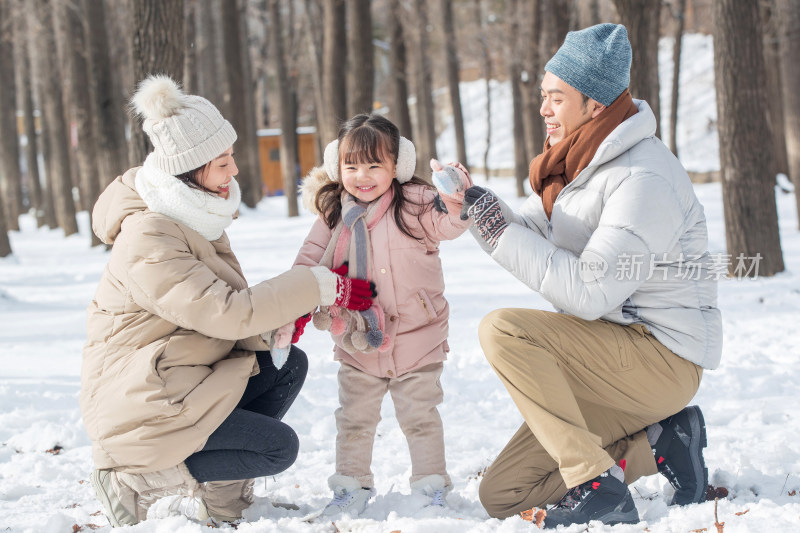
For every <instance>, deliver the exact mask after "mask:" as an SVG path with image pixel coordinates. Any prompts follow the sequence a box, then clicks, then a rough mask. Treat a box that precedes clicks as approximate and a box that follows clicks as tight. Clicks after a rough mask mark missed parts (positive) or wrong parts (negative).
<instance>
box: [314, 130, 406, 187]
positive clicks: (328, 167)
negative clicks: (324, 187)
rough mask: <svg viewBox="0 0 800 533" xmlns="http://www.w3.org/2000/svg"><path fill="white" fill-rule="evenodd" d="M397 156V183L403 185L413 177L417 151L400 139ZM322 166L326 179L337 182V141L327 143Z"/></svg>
mask: <svg viewBox="0 0 800 533" xmlns="http://www.w3.org/2000/svg"><path fill="white" fill-rule="evenodd" d="M398 151H399V153H398V154H397V168H396V171H397V181H399V182H400V183H405V182H407V181H408V180H410V179H411V178H413V177H414V169H415V168H416V166H417V151H416V149H415V148H414V143H412V142H411V141H409V140H408V139H406V138H405V137H402V136H401V137H400V148H399V150H398ZM322 166H323V167H324V168H325V172H327V173H328V179H330V180H331V181H339V179H340V177H339V139H335V140H333V141H331V142H329V143H328V146H326V147H325V153H324V154H323V156H322Z"/></svg>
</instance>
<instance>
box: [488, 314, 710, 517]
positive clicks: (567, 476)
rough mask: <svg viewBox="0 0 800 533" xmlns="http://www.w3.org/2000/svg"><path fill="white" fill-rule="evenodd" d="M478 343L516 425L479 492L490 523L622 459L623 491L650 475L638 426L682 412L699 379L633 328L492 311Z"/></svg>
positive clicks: (695, 370)
mask: <svg viewBox="0 0 800 533" xmlns="http://www.w3.org/2000/svg"><path fill="white" fill-rule="evenodd" d="M479 336H480V342H481V346H482V347H483V350H484V353H485V354H486V358H487V359H488V361H489V363H490V364H491V366H492V368H493V369H494V370H495V372H497V375H498V376H499V377H500V380H501V381H502V382H503V385H505V387H506V389H508V392H509V393H510V394H511V398H512V399H513V400H514V403H515V404H516V405H517V408H518V409H519V411H520V413H521V414H522V417H523V418H524V420H525V423H524V424H523V425H522V427H520V429H519V430H518V431H517V433H516V434H515V435H514V437H513V438H512V439H511V440H510V441H509V443H508V444H507V445H506V447H505V448H504V449H503V451H501V452H500V455H499V456H498V457H497V459H496V460H495V461H494V463H493V464H492V465H491V466H490V467H489V469H488V471H487V472H486V476H485V478H484V479H483V481H482V483H481V486H480V492H479V495H480V499H481V503H482V504H483V506H484V507H485V508H486V510H487V512H488V513H489V514H490V515H491V516H493V517H497V518H504V517H507V516H511V515H514V514H517V513H519V512H521V511H524V510H527V509H530V508H532V507H542V506H544V505H546V504H550V503H555V502H557V501H559V500H560V499H561V497H562V496H563V495H564V494H565V493H566V491H567V487H574V486H577V485H579V484H581V483H583V482H584V481H588V480H590V479H592V478H594V477H595V476H597V475H599V474H601V473H602V472H604V471H605V470H607V469H608V468H610V467H611V466H613V465H614V463H620V461H621V460H624V461H625V466H626V468H625V481H626V482H627V483H629V484H630V483H632V482H633V481H635V480H636V479H638V478H639V477H640V476H644V475H651V474H655V473H656V472H657V471H658V470H657V468H656V464H655V460H654V458H653V453H652V451H651V448H650V445H649V443H648V442H647V437H646V435H645V432H644V431H643V429H644V428H645V427H647V426H648V425H650V424H653V423H655V422H658V421H660V420H663V419H664V418H666V417H668V416H670V415H672V414H675V413H677V412H678V411H680V410H681V409H683V407H685V406H686V405H687V404H688V403H689V401H690V400H691V399H692V397H693V396H694V394H695V392H697V388H698V386H699V385H700V378H701V377H702V369H701V368H700V367H699V366H697V365H695V364H694V363H691V362H689V361H687V360H686V359H683V358H681V357H679V356H677V355H675V354H674V353H673V352H671V351H670V350H668V349H667V348H666V347H665V346H664V345H663V344H661V343H660V342H658V341H657V340H656V339H655V337H653V336H652V335H651V334H649V332H648V330H647V329H646V328H645V327H643V326H641V325H632V326H621V325H618V324H613V323H611V322H606V321H603V320H595V321H586V320H581V319H580V318H577V317H574V316H570V315H565V314H558V313H551V312H547V311H538V310H531V309H499V310H497V311H493V312H492V313H490V314H489V315H487V316H486V317H485V318H484V319H483V321H482V322H481V324H480V329H479Z"/></svg>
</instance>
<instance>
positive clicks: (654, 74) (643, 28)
mask: <svg viewBox="0 0 800 533" xmlns="http://www.w3.org/2000/svg"><path fill="white" fill-rule="evenodd" d="M655 4H656V5H655V6H654V5H653V2H652V1H650V0H614V5H615V6H617V12H618V13H619V17H620V20H622V24H623V25H624V26H625V27H626V28H627V30H628V38H629V39H630V41H631V48H632V50H633V61H632V62H631V84H630V91H631V95H632V96H633V97H634V98H638V99H640V100H645V101H646V102H647V103H648V105H649V106H650V109H652V110H653V114H654V115H655V116H656V136H657V137H660V136H661V127H660V123H661V102H660V99H659V95H658V92H659V84H658V36H659V31H660V26H661V9H660V8H661V2H660V1H659V2H656V3H655Z"/></svg>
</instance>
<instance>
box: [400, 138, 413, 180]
mask: <svg viewBox="0 0 800 533" xmlns="http://www.w3.org/2000/svg"><path fill="white" fill-rule="evenodd" d="M398 152H399V153H398V154H397V168H396V171H397V181H399V182H400V183H405V182H407V181H408V180H410V179H411V178H413V177H414V169H415V168H416V166H417V150H416V149H415V148H414V143H412V142H411V141H409V140H408V139H406V138H405V137H402V136H401V137H400V148H399V151H398Z"/></svg>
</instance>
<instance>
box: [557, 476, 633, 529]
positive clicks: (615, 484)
mask: <svg viewBox="0 0 800 533" xmlns="http://www.w3.org/2000/svg"><path fill="white" fill-rule="evenodd" d="M591 520H599V521H600V522H602V523H604V524H608V525H613V524H636V523H638V522H639V513H638V512H637V511H636V505H634V503H633V498H632V497H631V493H630V491H629V490H628V486H627V485H625V483H624V482H622V481H620V480H618V479H617V478H616V477H614V476H612V475H611V474H609V473H608V472H603V473H602V474H600V475H599V476H597V477H596V478H594V479H590V480H589V481H587V482H585V483H581V484H580V485H578V486H577V487H574V488H572V489H570V490H569V492H567V493H566V494H565V495H564V497H563V498H561V501H560V502H558V503H557V504H556V505H555V507H553V508H552V509H548V510H547V514H546V515H545V517H544V524H543V525H544V528H545V529H548V528H555V527H556V526H568V525H570V524H587V523H589V522H590V521H591Z"/></svg>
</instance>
